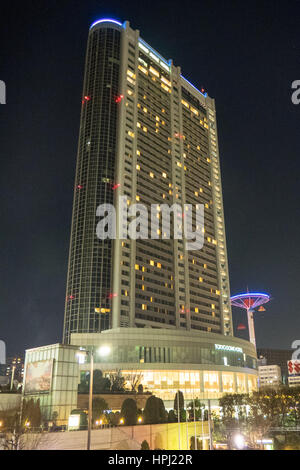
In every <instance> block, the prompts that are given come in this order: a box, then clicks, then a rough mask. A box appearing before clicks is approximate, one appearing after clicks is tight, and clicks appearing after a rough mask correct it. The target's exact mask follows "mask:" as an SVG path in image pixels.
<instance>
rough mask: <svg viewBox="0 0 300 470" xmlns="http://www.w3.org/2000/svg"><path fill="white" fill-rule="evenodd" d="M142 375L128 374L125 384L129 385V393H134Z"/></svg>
mask: <svg viewBox="0 0 300 470" xmlns="http://www.w3.org/2000/svg"><path fill="white" fill-rule="evenodd" d="M142 377H143V376H142V373H141V372H140V373H137V374H130V375H128V376H127V377H126V382H127V383H128V384H130V387H131V391H132V392H136V391H137V389H138V387H139V385H140V382H141V380H142Z"/></svg>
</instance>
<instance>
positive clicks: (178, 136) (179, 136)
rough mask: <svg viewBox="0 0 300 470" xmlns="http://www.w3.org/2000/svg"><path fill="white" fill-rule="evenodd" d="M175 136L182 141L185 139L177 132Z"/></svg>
mask: <svg viewBox="0 0 300 470" xmlns="http://www.w3.org/2000/svg"><path fill="white" fill-rule="evenodd" d="M174 136H175V137H176V138H177V139H182V138H183V135H182V134H179V132H175V134H174Z"/></svg>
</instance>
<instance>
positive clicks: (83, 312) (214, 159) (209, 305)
mask: <svg viewBox="0 0 300 470" xmlns="http://www.w3.org/2000/svg"><path fill="white" fill-rule="evenodd" d="M103 204H106V206H105V207H106V208H108V207H110V208H111V207H113V208H114V211H115V216H116V225H117V226H116V232H117V233H116V234H115V236H112V237H111V238H106V239H101V237H99V232H98V224H99V219H100V214H101V211H100V212H99V207H100V206H101V207H102V208H103V206H102V205H103ZM137 204H139V206H137ZM108 205H110V206H108ZM186 205H188V210H189V211H190V212H189V213H188V210H184V211H183V209H186ZM153 206H154V208H155V210H154V212H152V209H153ZM174 207H176V209H174ZM178 207H179V209H180V211H179V212H178ZM166 208H167V210H168V211H169V212H168V217H169V218H168V220H169V221H170V227H169V229H170V233H168V227H167V226H166V225H164V214H165V211H166ZM173 209H174V210H173ZM197 209H200V210H203V211H204V212H203V213H202V217H201V220H200V222H199V220H198V219H197V217H196V210H197ZM124 211H125V213H126V215H127V218H126V220H125V221H124V220H123V219H122V218H121V214H123V213H124ZM143 211H144V213H145V211H146V214H147V216H146V217H144V219H143V220H142V221H140V222H139V231H140V234H143V235H141V236H138V237H128V236H127V232H128V231H129V230H130V227H131V224H132V219H134V217H135V216H137V213H138V212H143ZM203 214H204V225H203V224H202V222H203ZM128 218H129V219H128ZM178 218H179V221H178ZM101 220H102V219H100V221H101ZM186 220H190V222H191V226H192V231H193V232H197V233H198V234H199V233H201V236H202V237H203V242H204V243H203V246H202V247H200V248H199V247H198V249H190V248H191V247H190V240H189V239H188V237H187V235H186V232H185V231H183V230H182V229H183V227H185V225H186ZM134 221H135V223H136V224H137V219H134ZM147 222H148V223H147ZM149 226H150V227H151V228H150V229H149ZM153 227H154V229H153ZM175 228H177V229H180V230H181V231H182V232H184V233H183V236H182V237H181V236H175ZM120 232H123V233H121V235H120ZM145 233H146V236H145ZM150 233H151V237H150V236H149V237H148V235H150ZM169 235H170V236H169ZM99 238H100V239H99ZM63 343H64V344H63V345H51V346H45V347H41V348H36V349H33V350H28V351H27V352H26V364H25V377H24V391H23V393H24V396H25V398H27V397H28V398H30V397H35V398H36V399H37V398H39V399H40V402H41V408H42V411H43V414H44V416H46V418H47V419H51V417H52V415H53V412H54V411H57V413H58V414H59V421H60V422H61V423H66V422H67V418H68V416H69V414H70V412H71V411H72V409H73V408H76V405H77V387H78V384H79V382H80V380H81V377H82V375H83V374H86V373H87V371H88V370H89V367H90V364H89V363H88V360H89V359H87V363H84V364H79V363H78V357H77V354H78V352H79V348H85V349H90V350H91V349H93V351H94V364H95V369H96V368H97V369H100V370H102V372H103V373H104V374H106V373H107V374H109V373H111V372H113V371H116V370H121V373H122V374H123V375H124V377H125V378H126V382H128V386H129V389H130V382H131V379H132V377H133V376H137V375H138V374H140V376H141V383H142V385H143V387H144V390H145V391H148V392H150V393H153V394H155V395H156V396H159V397H160V398H162V399H163V400H164V402H165V405H166V407H167V408H172V407H173V405H174V397H175V394H176V392H177V391H178V390H181V391H183V393H184V396H185V399H188V400H191V399H193V398H196V397H198V398H200V399H201V400H208V399H210V400H215V402H214V405H217V403H218V399H219V398H220V397H221V396H222V395H223V394H224V393H235V392H236V393H247V392H251V391H252V390H256V389H257V358H256V350H255V347H254V346H253V345H252V344H251V343H250V342H248V341H244V340H241V339H239V338H235V337H234V336H233V330H232V317H231V306H230V288H229V276H228V263H227V253H226V239H225V223H224V212H223V201H222V187H221V175H220V163H219V150H218V136H217V123H216V109H215V102H214V100H213V99H212V98H210V97H209V96H208V95H207V93H206V92H205V90H203V89H201V90H198V89H197V88H195V86H194V85H192V84H191V83H190V82H189V81H188V80H187V79H185V78H184V77H183V75H182V73H181V69H180V67H178V66H176V65H174V63H173V61H172V60H166V59H164V58H163V57H162V56H161V54H159V53H158V52H157V51H155V50H154V49H153V48H152V47H151V46H150V45H149V44H147V43H146V42H145V41H144V40H143V39H142V38H141V37H140V34H139V31H138V30H133V29H132V28H131V27H130V25H129V22H127V21H126V22H125V23H123V24H121V23H119V22H117V21H115V20H107V19H105V20H99V21H97V22H96V23H94V24H93V25H92V26H91V28H90V32H89V37H88V45H87V54H86V63H85V75H84V86H83V95H82V109H81V118H80V132H79V145H78V154H77V166H76V176H75V187H74V201H73V214H72V227H71V238H70V251H69V263H68V276H67V291H66V304H65V318H64V338H63ZM89 357H90V355H87V358H89Z"/></svg>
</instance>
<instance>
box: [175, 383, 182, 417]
mask: <svg viewBox="0 0 300 470" xmlns="http://www.w3.org/2000/svg"><path fill="white" fill-rule="evenodd" d="M178 402H179V410H178ZM174 411H175V413H176V415H177V419H178V414H180V421H184V416H183V414H184V413H183V412H184V396H183V393H182V392H181V391H180V390H178V392H176V395H175V398H174Z"/></svg>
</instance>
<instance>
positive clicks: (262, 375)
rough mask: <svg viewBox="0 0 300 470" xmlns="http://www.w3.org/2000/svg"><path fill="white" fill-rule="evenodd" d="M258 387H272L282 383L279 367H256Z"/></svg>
mask: <svg viewBox="0 0 300 470" xmlns="http://www.w3.org/2000/svg"><path fill="white" fill-rule="evenodd" d="M258 381H259V382H258V383H259V387H273V386H277V385H281V384H282V377H281V369H280V367H279V366H277V365H267V366H259V367H258Z"/></svg>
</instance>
